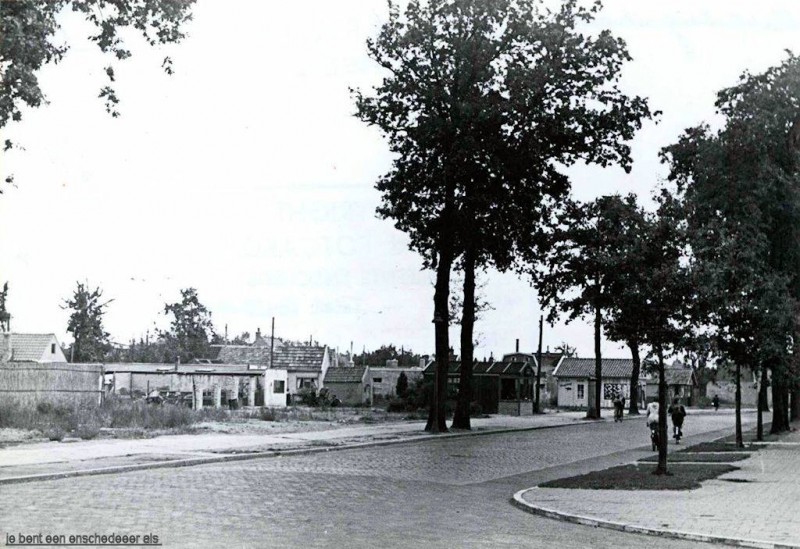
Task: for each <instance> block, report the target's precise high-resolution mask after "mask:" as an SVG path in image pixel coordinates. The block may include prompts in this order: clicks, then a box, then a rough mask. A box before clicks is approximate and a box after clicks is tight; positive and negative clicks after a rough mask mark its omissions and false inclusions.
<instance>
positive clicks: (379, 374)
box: [369, 361, 425, 401]
mask: <svg viewBox="0 0 800 549" xmlns="http://www.w3.org/2000/svg"><path fill="white" fill-rule="evenodd" d="M388 362H392V361H388ZM395 362H396V361H395ZM424 368H425V367H424V365H423V366H406V367H402V366H390V365H387V366H370V367H369V375H370V378H371V379H370V382H371V383H370V384H371V385H372V400H373V401H375V400H380V399H390V398H392V397H394V396H397V380H398V379H399V378H400V374H401V373H404V374H405V375H406V379H407V380H408V386H409V387H413V386H414V384H415V383H416V382H417V380H418V379H421V378H422V371H423V370H424Z"/></svg>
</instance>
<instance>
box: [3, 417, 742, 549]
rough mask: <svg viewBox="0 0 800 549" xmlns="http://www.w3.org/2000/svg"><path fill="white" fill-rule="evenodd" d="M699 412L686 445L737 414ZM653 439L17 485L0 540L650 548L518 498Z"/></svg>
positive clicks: (462, 444) (544, 436)
mask: <svg viewBox="0 0 800 549" xmlns="http://www.w3.org/2000/svg"><path fill="white" fill-rule="evenodd" d="M691 419H692V420H693V421H692V422H691V423H689V422H687V423H688V425H687V431H689V432H691V433H694V435H693V436H690V437H688V440H687V443H691V442H693V441H699V440H706V439H710V438H713V432H714V430H718V429H720V428H726V429H729V428H732V423H731V421H732V416H702V417H701V416H697V417H694V418H691ZM753 419H754V417H752V416H746V421H747V422H748V423H750V422H752V420H753ZM704 431H705V432H706V434H704V435H702V434H697V433H701V432H704ZM693 439H694V440H693ZM646 441H647V436H646V429H645V427H644V426H643V420H642V422H640V421H626V422H623V423H621V424H614V423H611V422H605V423H587V424H582V425H578V426H570V427H562V428H556V429H547V430H540V431H530V432H519V433H507V434H497V435H488V436H478V437H469V438H459V439H451V440H442V441H432V442H431V441H429V442H419V443H410V444H402V445H395V446H387V447H375V448H363V449H358V450H343V451H337V452H331V453H325V454H313V455H306V456H293V457H280V458H268V459H259V460H253V461H246V462H235V463H227V464H214V465H204V466H198V467H190V468H182V469H159V470H151V471H139V472H133V473H125V474H118V475H109V476H100V477H83V478H74V479H65V480H58V481H48V482H34V483H29V484H20V485H9V486H3V487H2V491H0V540H5V539H6V538H5V536H6V534H14V533H17V532H22V533H37V532H42V533H48V532H50V533H67V534H69V533H87V532H98V533H111V532H117V533H124V532H129V533H136V534H146V533H150V532H152V533H155V534H157V535H159V537H160V538H161V540H162V541H163V543H164V545H165V546H167V547H342V548H344V547H374V546H378V547H519V546H526V547H551V548H556V547H611V546H614V547H641V546H642V545H646V544H651V545H652V542H653V540H652V538H646V537H642V536H638V535H634V534H622V533H618V532H612V531H608V530H603V529H597V528H590V527H585V526H578V525H572V524H566V523H562V522H557V521H552V520H549V519H545V518H539V517H535V516H532V515H529V514H527V513H524V512H522V511H520V510H518V509H516V508H514V507H512V506H511V505H510V504H509V499H510V497H511V495H512V494H513V493H514V492H515V491H517V490H519V489H522V488H527V487H530V486H533V485H535V484H537V483H539V482H542V481H544V480H547V479H550V478H556V477H559V476H564V475H566V474H570V473H578V472H583V471H588V470H591V469H597V468H600V467H604V466H606V465H612V464H616V463H622V462H627V461H630V460H632V459H635V458H638V457H642V456H644V455H646V454H647V452H646V451H645V450H644V449H642V445H643V443H645V442H646ZM637 448H638V449H637ZM658 546H659V547H670V548H671V547H675V548H677V547H697V546H698V545H697V544H693V543H689V542H680V541H668V540H658Z"/></svg>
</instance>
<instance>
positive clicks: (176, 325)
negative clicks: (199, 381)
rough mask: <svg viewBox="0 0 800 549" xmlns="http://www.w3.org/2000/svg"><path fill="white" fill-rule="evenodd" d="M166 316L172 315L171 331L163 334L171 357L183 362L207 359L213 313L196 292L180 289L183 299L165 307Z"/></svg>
mask: <svg viewBox="0 0 800 549" xmlns="http://www.w3.org/2000/svg"><path fill="white" fill-rule="evenodd" d="M164 313H165V314H167V315H172V320H171V321H170V327H169V330H167V331H165V332H162V333H161V337H162V338H163V339H164V341H165V343H166V346H167V352H168V354H170V355H172V356H171V357H170V358H171V359H172V360H180V361H181V362H191V361H193V360H195V359H198V358H206V357H207V356H208V351H209V346H210V342H211V339H212V337H213V335H214V326H213V324H212V322H211V311H209V310H208V309H207V308H206V306H205V305H203V304H202V303H201V302H200V299H199V297H198V295H197V290H196V289H194V288H186V289H184V290H181V300H180V301H178V302H176V303H168V304H166V305H164Z"/></svg>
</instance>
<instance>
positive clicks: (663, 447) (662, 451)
mask: <svg viewBox="0 0 800 549" xmlns="http://www.w3.org/2000/svg"><path fill="white" fill-rule="evenodd" d="M656 354H657V355H658V466H656V470H655V474H657V475H666V474H668V472H667V380H666V376H665V374H664V351H663V349H661V346H656Z"/></svg>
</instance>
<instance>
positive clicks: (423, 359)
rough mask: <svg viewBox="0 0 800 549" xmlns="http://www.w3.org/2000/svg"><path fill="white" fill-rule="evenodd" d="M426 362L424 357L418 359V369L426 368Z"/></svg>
mask: <svg viewBox="0 0 800 549" xmlns="http://www.w3.org/2000/svg"><path fill="white" fill-rule="evenodd" d="M427 362H428V361H427V358H426V357H424V356H421V357H419V367H420V368H424V367H425V366H427V364H426V363H427Z"/></svg>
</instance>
